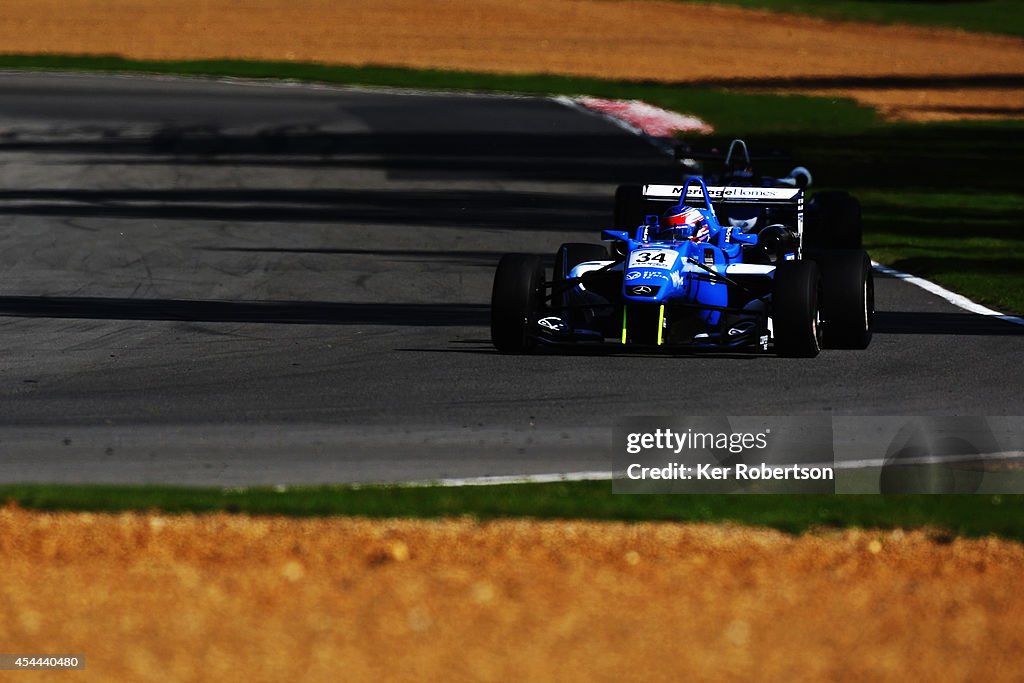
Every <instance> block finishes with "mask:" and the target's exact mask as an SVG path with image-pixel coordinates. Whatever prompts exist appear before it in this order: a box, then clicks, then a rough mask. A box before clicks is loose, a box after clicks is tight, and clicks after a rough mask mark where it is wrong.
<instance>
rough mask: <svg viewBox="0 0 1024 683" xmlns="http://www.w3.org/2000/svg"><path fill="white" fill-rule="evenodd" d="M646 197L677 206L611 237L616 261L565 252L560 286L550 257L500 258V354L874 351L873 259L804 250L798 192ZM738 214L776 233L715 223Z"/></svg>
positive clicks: (598, 248)
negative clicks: (598, 349) (758, 219)
mask: <svg viewBox="0 0 1024 683" xmlns="http://www.w3.org/2000/svg"><path fill="white" fill-rule="evenodd" d="M643 193H644V196H645V197H647V198H652V199H653V198H657V199H659V200H662V201H665V200H668V203H669V208H668V210H666V211H665V212H664V214H663V215H660V216H659V215H657V214H652V215H648V216H646V217H645V219H644V220H643V221H642V223H641V224H640V225H638V226H637V227H636V229H635V231H633V232H632V233H631V232H627V231H623V230H605V231H604V232H603V238H604V239H605V240H606V241H608V242H610V243H611V253H609V250H608V249H607V248H606V247H605V246H603V245H596V244H576V243H572V244H564V245H562V246H561V247H560V248H559V250H558V252H557V254H556V255H555V267H554V275H553V278H552V279H551V280H548V279H547V277H546V270H545V268H544V265H543V261H542V259H541V257H540V256H536V255H531V254H507V255H505V256H504V257H502V259H501V261H500V262H499V264H498V269H497V272H496V273H495V277H494V287H493V290H492V295H491V338H492V341H493V342H494V345H495V346H496V347H497V348H498V349H499V350H501V351H506V352H518V353H523V352H529V351H531V350H534V349H538V348H542V347H559V346H565V345H575V344H580V343H587V342H591V343H607V342H609V341H610V342H613V343H615V344H617V345H619V346H625V347H634V348H641V349H645V350H658V349H668V350H684V349H691V350H700V349H704V350H717V351H735V350H753V351H774V352H775V353H776V354H778V355H781V356H797V357H813V356H816V355H818V352H819V351H820V350H821V349H822V348H823V347H825V346H831V347H839V348H865V347H866V346H867V345H868V343H870V340H871V332H872V319H873V317H874V283H873V279H872V272H871V262H870V259H869V258H868V255H867V253H866V252H864V251H863V250H862V249H814V250H804V249H803V248H802V245H801V237H802V233H803V189H802V188H800V187H794V188H763V187H733V186H721V187H708V186H707V185H706V184H705V182H704V180H703V179H702V178H700V177H692V178H690V179H689V180H688V181H687V182H686V184H685V185H683V186H682V187H678V186H668V185H647V186H644V188H643ZM716 207H717V210H716ZM734 207H739V208H741V209H742V210H743V211H745V212H747V213H749V212H750V211H751V210H754V211H761V212H762V213H764V215H767V216H771V217H772V218H773V221H774V222H771V223H769V224H768V225H764V226H763V227H760V226H757V227H756V228H755V229H753V230H745V229H743V228H742V227H733V226H731V225H727V226H723V225H722V222H720V220H719V216H718V214H719V212H726V211H729V210H730V209H731V208H734ZM752 227H753V226H752Z"/></svg>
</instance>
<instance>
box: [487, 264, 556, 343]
mask: <svg viewBox="0 0 1024 683" xmlns="http://www.w3.org/2000/svg"><path fill="white" fill-rule="evenodd" d="M543 307H544V263H543V262H542V261H541V259H540V257H539V256H535V255H533V254H505V255H504V256H502V257H501V260H500V261H499V262H498V269H497V271H496V272H495V273H494V287H493V289H492V290H491V341H492V342H493V343H494V346H495V348H497V349H498V350H499V351H504V352H506V353H525V352H527V351H529V350H531V349H532V348H533V340H532V339H531V338H530V335H529V332H530V328H529V324H530V316H531V314H533V313H536V312H538V311H540V310H541V309H542V308H543Z"/></svg>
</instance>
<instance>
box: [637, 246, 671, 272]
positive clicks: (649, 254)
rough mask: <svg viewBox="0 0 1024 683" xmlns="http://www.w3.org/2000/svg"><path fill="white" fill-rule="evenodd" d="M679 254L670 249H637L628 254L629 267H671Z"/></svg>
mask: <svg viewBox="0 0 1024 683" xmlns="http://www.w3.org/2000/svg"><path fill="white" fill-rule="evenodd" d="M677 258H679V254H678V253H677V252H676V251H674V250H672V249H638V250H636V251H634V252H633V253H632V254H630V255H629V265H628V266H627V267H629V268H671V267H672V266H674V265H675V263H676V259H677Z"/></svg>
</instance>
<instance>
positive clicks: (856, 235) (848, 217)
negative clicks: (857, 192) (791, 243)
mask: <svg viewBox="0 0 1024 683" xmlns="http://www.w3.org/2000/svg"><path fill="white" fill-rule="evenodd" d="M862 243H863V228H862V226H861V211H860V202H859V201H858V200H857V198H856V197H854V196H852V195H850V194H849V193H848V192H837V191H832V192H817V193H815V195H814V196H813V197H811V201H810V202H808V204H807V219H806V220H805V221H804V244H803V245H804V247H805V248H809V249H815V248H820V249H860V248H861V244H862Z"/></svg>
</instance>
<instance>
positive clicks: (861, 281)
mask: <svg viewBox="0 0 1024 683" xmlns="http://www.w3.org/2000/svg"><path fill="white" fill-rule="evenodd" d="M807 258H809V259H812V260H814V261H815V262H817V264H818V267H819V269H820V270H821V283H822V284H821V293H822V297H821V317H822V319H823V325H822V327H823V328H824V338H823V341H824V343H825V346H826V347H827V348H830V349H866V348H867V347H868V344H870V343H871V333H872V330H873V329H874V321H875V278H874V273H873V272H872V270H871V259H870V258H869V257H868V253H867V252H866V251H864V250H863V249H824V250H820V251H813V250H812V251H809V252H807Z"/></svg>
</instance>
